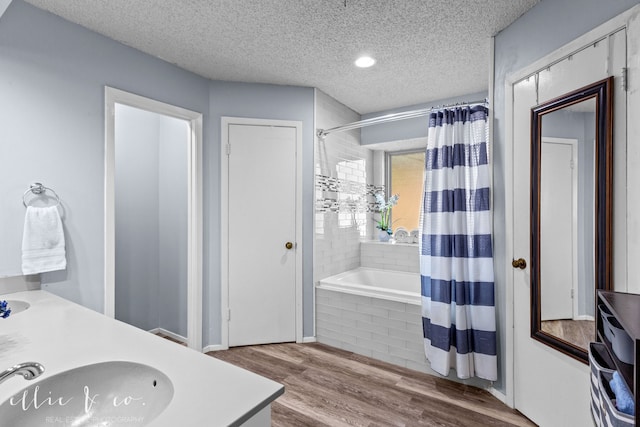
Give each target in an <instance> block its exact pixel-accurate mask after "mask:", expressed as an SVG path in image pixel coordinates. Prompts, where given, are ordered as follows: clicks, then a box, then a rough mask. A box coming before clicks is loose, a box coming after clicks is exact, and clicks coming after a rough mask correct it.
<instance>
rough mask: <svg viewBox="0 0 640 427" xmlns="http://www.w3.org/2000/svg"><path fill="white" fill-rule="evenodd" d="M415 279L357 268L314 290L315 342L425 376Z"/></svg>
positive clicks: (416, 276) (414, 275)
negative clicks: (411, 370)
mask: <svg viewBox="0 0 640 427" xmlns="http://www.w3.org/2000/svg"><path fill="white" fill-rule="evenodd" d="M420 299H421V297H420V275H419V274H417V273H407V272H404V271H391V270H378V269H375V268H366V267H360V268H357V269H355V270H350V271H346V272H344V273H341V274H337V275H335V276H331V277H327V278H326V279H322V280H320V281H319V282H318V283H317V284H316V338H317V340H318V342H320V343H323V344H327V345H330V346H333V347H337V348H341V349H343V350H347V351H351V352H353V353H357V354H362V355H364V356H368V357H372V358H374V359H378V360H382V361H384V362H389V363H393V364H395V365H398V366H402V367H405V368H410V369H414V370H417V371H421V372H425V373H430V374H432V373H433V371H431V370H430V368H429V367H428V365H427V362H426V359H425V356H424V339H423V336H422V314H421V306H420V303H421V301H420Z"/></svg>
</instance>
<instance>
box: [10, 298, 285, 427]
mask: <svg viewBox="0 0 640 427" xmlns="http://www.w3.org/2000/svg"><path fill="white" fill-rule="evenodd" d="M9 297H10V298H11V299H17V300H23V301H26V302H28V303H30V304H31V307H30V308H29V310H26V311H25V312H22V313H19V314H17V315H15V316H11V317H9V318H8V319H0V321H2V323H1V324H0V369H6V368H8V367H10V366H14V365H16V364H17V363H21V362H26V361H36V362H39V363H41V364H42V365H44V367H45V372H44V374H42V376H41V377H40V378H39V379H45V378H47V377H49V376H52V375H55V374H57V373H60V372H62V371H66V370H69V369H72V368H75V367H78V366H83V365H89V364H93V363H98V362H104V361H109V360H123V361H132V362H138V363H143V364H147V365H149V366H152V367H154V368H156V369H158V370H160V371H161V372H163V373H164V374H165V375H167V376H168V377H169V378H170V379H171V381H172V383H173V387H174V396H173V399H172V400H171V402H170V403H169V405H168V406H167V408H166V409H165V410H164V411H163V412H162V413H161V414H160V416H158V418H156V419H155V420H153V421H152V422H151V423H149V424H148V425H149V426H150V427H152V426H153V427H164V426H170V425H189V426H208V425H240V424H241V423H243V422H244V421H247V420H249V418H251V417H253V416H254V415H255V417H254V418H251V421H252V422H253V421H255V420H256V419H260V420H262V421H263V423H262V424H260V425H269V424H270V422H269V420H268V418H267V420H266V422H264V417H265V414H266V413H267V412H268V410H269V408H270V404H271V402H272V401H273V400H274V399H276V398H277V397H278V396H279V395H281V394H282V393H283V391H284V388H283V386H282V385H280V384H278V383H276V382H274V381H271V380H268V379H266V378H263V377H261V376H259V375H256V374H253V373H251V372H248V371H246V370H243V369H240V368H237V367H234V366H231V365H228V364H226V363H224V362H220V361H218V360H216V359H213V358H211V357H209V356H207V355H205V354H202V353H199V352H197V351H194V350H191V349H188V348H185V347H182V346H179V345H175V343H172V342H170V341H168V340H165V339H163V338H160V337H157V336H155V335H152V334H150V333H148V332H146V331H142V330H140V329H137V328H135V327H133V326H130V325H127V324H125V323H122V322H119V321H117V320H114V319H110V318H108V317H106V316H104V315H102V314H99V313H96V312H94V311H92V310H90V309H87V308H85V307H82V306H80V305H77V304H74V303H72V302H69V301H67V300H64V299H62V298H60V297H57V296H55V295H53V294H50V293H48V292H46V291H29V292H18V293H13V294H10V295H0V299H7V298H9ZM36 381H38V380H36ZM32 384H33V383H31V382H27V381H25V380H23V379H22V378H11V379H9V380H7V381H5V382H4V383H3V384H2V387H0V402H4V401H5V400H6V399H8V398H9V397H11V396H12V395H14V394H15V393H17V392H18V391H20V390H22V389H23V388H25V387H27V386H29V385H32ZM265 411H267V412H265Z"/></svg>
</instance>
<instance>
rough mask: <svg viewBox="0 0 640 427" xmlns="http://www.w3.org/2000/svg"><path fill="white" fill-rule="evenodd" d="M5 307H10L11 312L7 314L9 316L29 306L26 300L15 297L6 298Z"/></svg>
mask: <svg viewBox="0 0 640 427" xmlns="http://www.w3.org/2000/svg"><path fill="white" fill-rule="evenodd" d="M7 307H9V308H10V309H11V314H10V315H9V317H11V316H13V315H16V314H18V313H20V312H21V311H25V310H26V309H27V308H29V303H28V302H26V301H20V300H17V299H8V300H7Z"/></svg>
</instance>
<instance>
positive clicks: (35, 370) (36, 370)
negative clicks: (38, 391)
mask: <svg viewBox="0 0 640 427" xmlns="http://www.w3.org/2000/svg"><path fill="white" fill-rule="evenodd" d="M43 372H44V366H42V365H41V364H39V363H38V362H25V363H18V364H17V365H15V366H13V367H11V368H9V369H7V370H6V371H4V372H2V373H0V383H3V382H4V381H6V380H8V379H9V378H11V377H12V376H14V375H22V377H23V378H24V379H25V380H32V379H34V378H37V377H39V376H40V375H42V373H43Z"/></svg>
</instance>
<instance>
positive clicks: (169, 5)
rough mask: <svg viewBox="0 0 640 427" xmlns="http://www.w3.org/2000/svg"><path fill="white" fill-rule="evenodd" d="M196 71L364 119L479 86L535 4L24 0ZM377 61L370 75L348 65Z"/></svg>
mask: <svg viewBox="0 0 640 427" xmlns="http://www.w3.org/2000/svg"><path fill="white" fill-rule="evenodd" d="M27 1H28V3H31V4H33V5H35V6H37V7H39V8H42V9H45V10H48V11H50V12H52V13H54V14H56V15H59V16H61V17H63V18H65V19H67V20H69V21H72V22H75V23H78V24H80V25H82V26H84V27H87V28H89V29H91V30H94V31H96V32H98V33H100V34H103V35H105V36H107V37H110V38H112V39H115V40H118V41H120V42H122V43H124V44H126V45H128V46H132V47H134V48H136V49H139V50H141V51H143V52H146V53H149V54H151V55H154V56H157V57H160V58H162V59H164V60H166V61H169V62H172V63H174V64H177V65H178V66H180V67H182V68H185V69H187V70H190V71H193V72H194V73H197V74H199V75H202V76H205V77H208V78H211V79H215V80H229V81H244V82H258V83H273V84H283V85H296V86H311V87H317V88H319V89H321V90H322V91H324V92H325V93H327V94H328V95H330V96H332V97H334V98H336V99H338V100H339V101H341V102H342V103H344V104H346V105H347V106H349V107H351V108H352V109H354V110H356V111H357V112H358V113H361V114H364V113H368V112H373V111H380V110H385V109H389V108H395V107H401V106H406V105H411V104H417V103H422V102H429V101H432V100H438V99H445V98H450V97H454V96H459V95H465V94H469V93H475V92H480V91H484V90H487V86H488V83H487V81H488V72H489V68H488V67H489V48H490V38H491V36H492V35H495V34H496V33H497V32H499V31H500V30H502V29H503V28H505V27H506V26H508V25H509V24H510V23H511V22H513V21H514V20H515V19H517V18H518V17H519V16H521V15H522V14H523V13H525V12H526V11H527V10H528V9H530V8H531V7H532V6H533V5H534V4H535V3H537V1H538V0H468V1H461V0H346V6H345V0H135V1H131V0H27ZM365 53H366V54H369V55H371V56H373V57H374V58H376V60H377V64H376V65H375V66H374V67H372V68H369V69H358V68H356V67H355V66H354V65H353V61H354V60H355V59H356V58H357V57H358V56H359V55H360V54H365Z"/></svg>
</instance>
